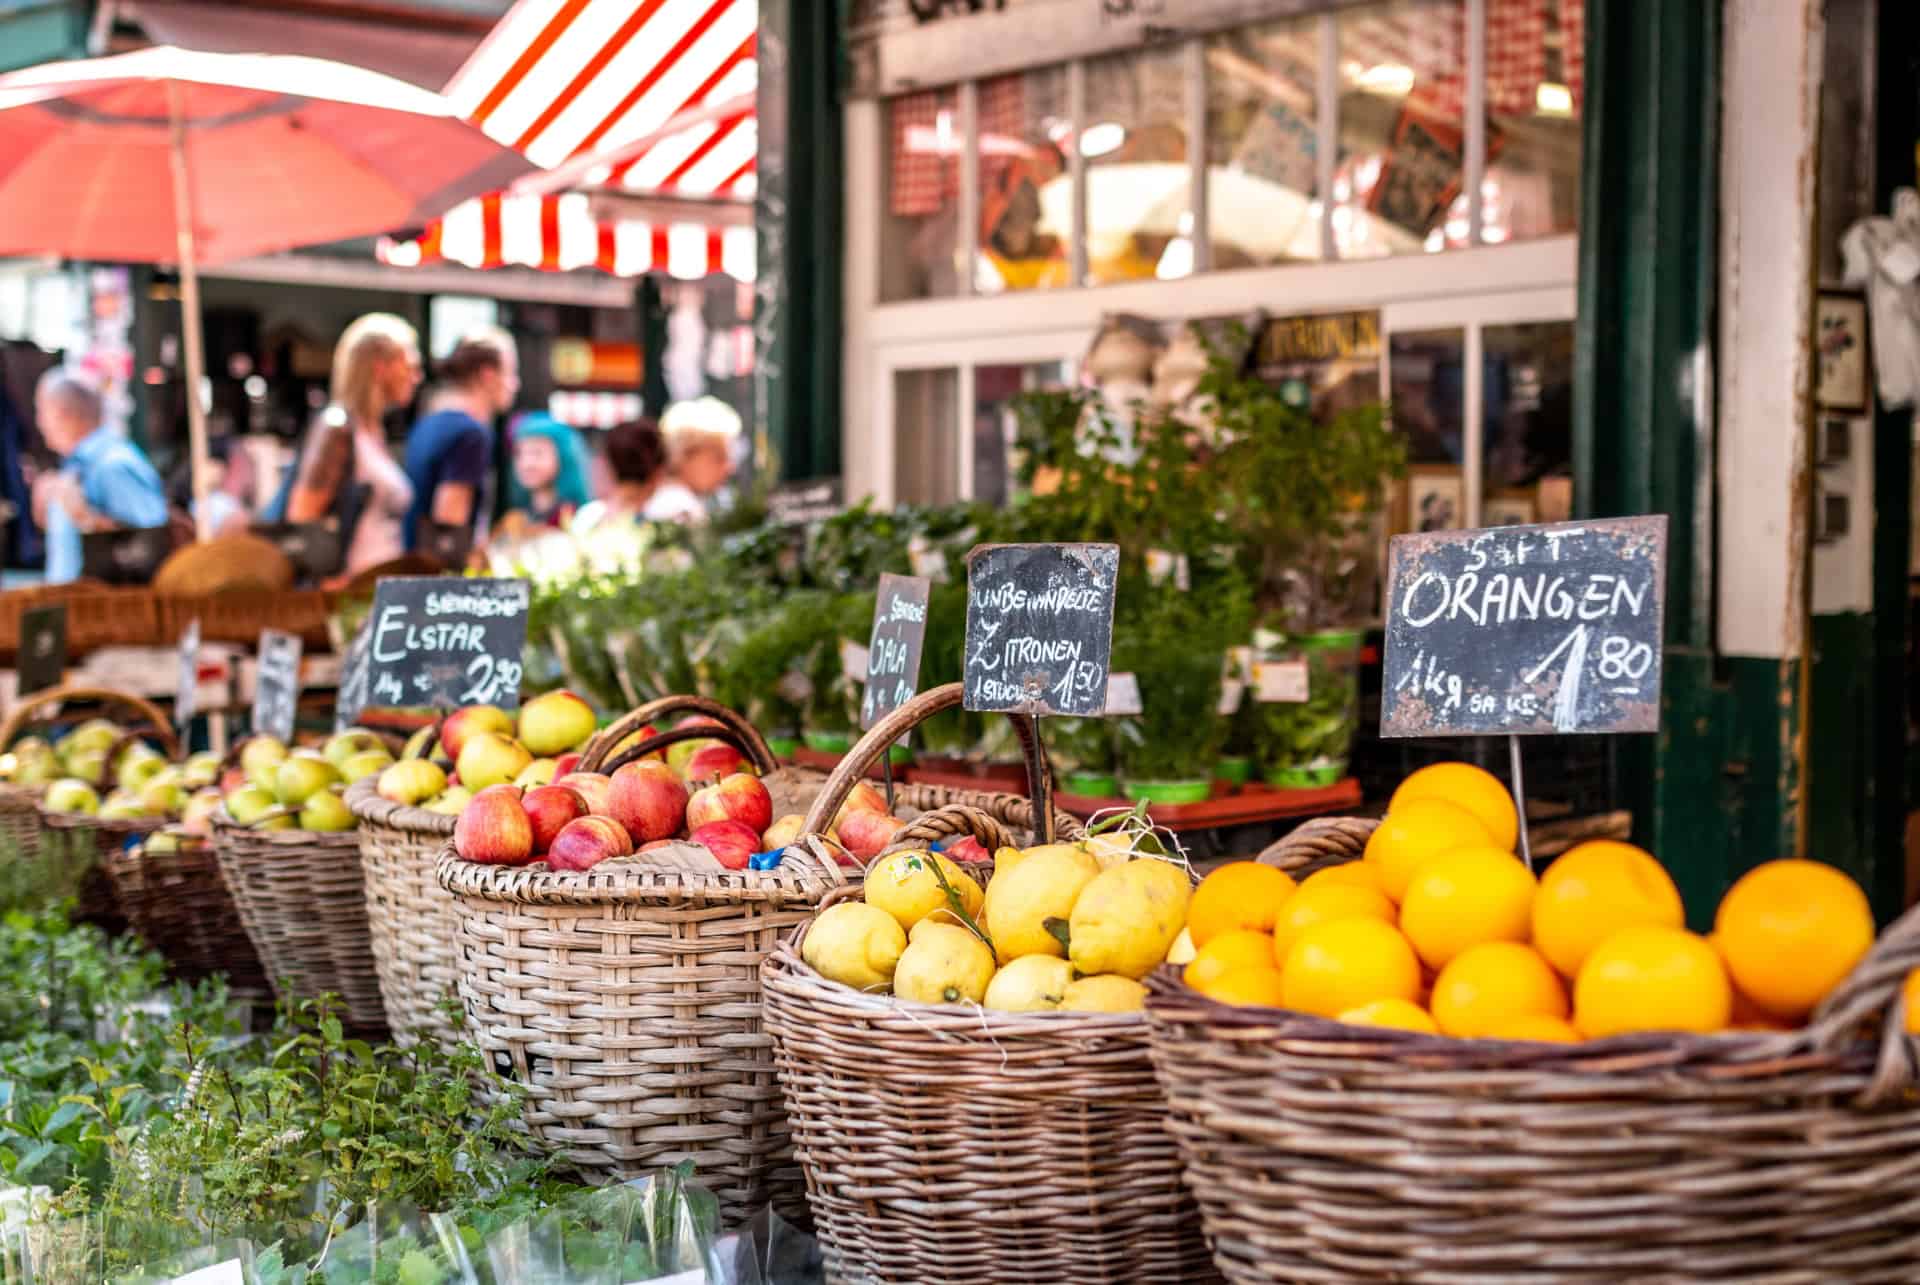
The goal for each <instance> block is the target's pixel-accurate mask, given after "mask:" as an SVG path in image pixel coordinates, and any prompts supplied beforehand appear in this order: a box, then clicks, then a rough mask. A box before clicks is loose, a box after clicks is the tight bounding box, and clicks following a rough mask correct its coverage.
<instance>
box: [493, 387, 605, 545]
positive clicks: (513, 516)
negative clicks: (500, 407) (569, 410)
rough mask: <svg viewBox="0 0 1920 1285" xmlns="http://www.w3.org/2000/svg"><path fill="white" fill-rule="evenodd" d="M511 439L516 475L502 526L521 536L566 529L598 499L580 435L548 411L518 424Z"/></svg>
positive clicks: (511, 481) (521, 419) (527, 416)
mask: <svg viewBox="0 0 1920 1285" xmlns="http://www.w3.org/2000/svg"><path fill="white" fill-rule="evenodd" d="M510 436H511V438H512V441H513V476H512V477H511V478H510V479H509V480H508V482H507V515H506V517H504V518H502V519H501V526H502V527H505V528H507V529H509V530H511V531H513V532H514V533H515V534H524V533H526V532H527V531H529V530H531V529H532V528H535V527H564V526H566V525H567V523H568V522H570V521H572V520H573V515H574V514H575V513H576V512H578V511H579V510H580V509H581V508H582V507H583V506H584V505H585V504H586V503H587V502H588V500H589V499H591V498H592V497H591V496H590V495H589V494H588V492H587V470H586V465H585V463H584V462H583V460H582V456H583V455H584V452H583V450H582V449H581V446H580V435H579V434H578V433H576V432H574V431H573V429H571V428H569V427H568V426H567V425H565V424H562V423H561V422H560V421H559V420H557V419H555V418H554V417H553V416H551V415H548V414H546V413H545V412H544V411H530V412H528V413H527V414H525V415H522V416H520V417H519V418H518V419H516V420H515V421H514V422H513V429H512V432H511V434H510Z"/></svg>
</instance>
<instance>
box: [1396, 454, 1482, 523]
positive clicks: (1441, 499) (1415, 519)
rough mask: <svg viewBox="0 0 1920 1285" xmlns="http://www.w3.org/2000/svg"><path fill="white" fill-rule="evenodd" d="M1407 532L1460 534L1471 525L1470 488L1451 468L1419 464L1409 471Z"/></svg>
mask: <svg viewBox="0 0 1920 1285" xmlns="http://www.w3.org/2000/svg"><path fill="white" fill-rule="evenodd" d="M1406 495H1407V499H1406V507H1405V509H1404V510H1403V511H1402V513H1401V520H1400V523H1399V525H1400V529H1401V530H1403V531H1457V530H1459V529H1460V528H1461V527H1464V526H1466V525H1467V487H1466V480H1465V479H1464V478H1462V477H1461V476H1460V470H1459V469H1457V468H1454V467H1453V466H1451V465H1445V464H1442V465H1431V464H1415V465H1413V466H1412V467H1411V468H1409V469H1408V470H1407V481H1406Z"/></svg>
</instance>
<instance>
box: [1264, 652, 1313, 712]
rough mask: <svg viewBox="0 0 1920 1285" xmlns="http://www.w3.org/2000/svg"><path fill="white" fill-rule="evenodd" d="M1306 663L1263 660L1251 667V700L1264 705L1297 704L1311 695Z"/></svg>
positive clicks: (1300, 661)
mask: <svg viewBox="0 0 1920 1285" xmlns="http://www.w3.org/2000/svg"><path fill="white" fill-rule="evenodd" d="M1310 687H1311V684H1310V680H1309V678H1308V672H1307V662H1306V661H1304V660H1263V661H1261V662H1259V663H1258V664H1256V665H1255V666H1254V667H1253V698H1254V699H1255V700H1257V701H1259V702H1261V703H1262V704H1265V705H1278V704H1299V703H1300V702H1302V701H1305V700H1307V699H1309V697H1310V695H1311V691H1310Z"/></svg>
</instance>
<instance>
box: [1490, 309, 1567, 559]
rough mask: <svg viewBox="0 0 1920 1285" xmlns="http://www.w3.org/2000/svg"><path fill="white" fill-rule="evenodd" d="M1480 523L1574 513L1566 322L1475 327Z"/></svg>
mask: <svg viewBox="0 0 1920 1285" xmlns="http://www.w3.org/2000/svg"><path fill="white" fill-rule="evenodd" d="M1480 333H1481V349H1482V352H1483V354H1484V356H1483V359H1482V366H1483V371H1484V373H1483V375H1482V377H1481V380H1482V382H1481V405H1482V407H1483V408H1484V409H1483V412H1482V418H1481V422H1482V425H1483V428H1482V432H1481V457H1480V458H1481V464H1480V477H1481V487H1482V498H1481V501H1480V514H1481V524H1482V525H1483V526H1507V525H1512V524H1516V523H1527V522H1560V521H1564V520H1566V519H1567V518H1569V517H1571V516H1572V513H1573V323H1572V322H1570V321H1547V322H1539V323H1534V324H1529V325H1516V326H1487V327H1486V328H1485V329H1483V330H1482V331H1481V332H1480Z"/></svg>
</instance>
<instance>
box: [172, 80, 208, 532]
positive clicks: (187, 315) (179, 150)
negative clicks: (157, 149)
mask: <svg viewBox="0 0 1920 1285" xmlns="http://www.w3.org/2000/svg"><path fill="white" fill-rule="evenodd" d="M167 104H168V106H169V108H170V109H171V110H170V113H169V114H170V115H171V116H172V118H173V121H172V128H173V148H172V163H173V225H174V237H175V241H176V244H177V245H178V247H179V248H178V251H177V254H178V257H179V260H180V331H181V336H182V339H183V340H184V342H185V344H186V348H187V439H188V450H189V453H190V455H191V457H192V470H193V511H194V516H193V530H194V535H195V536H196V538H198V539H201V540H210V539H212V538H213V530H212V517H213V514H212V512H211V507H210V506H209V505H208V504H207V481H208V474H209V473H211V472H212V465H211V463H210V462H209V460H208V458H207V408H206V405H205V403H204V402H203V401H202V400H201V394H200V386H201V385H202V384H204V383H205V382H206V376H207V354H206V348H205V344H204V343H203V341H202V335H201V328H200V270H199V267H198V264H197V259H198V257H199V251H198V249H197V247H196V246H195V245H194V236H193V189H192V188H191V187H190V186H189V183H190V180H191V173H190V171H189V170H188V167H187V128H186V121H185V119H184V116H185V113H184V111H183V110H182V107H181V104H180V85H179V83H178V82H171V83H169V84H168V86H167Z"/></svg>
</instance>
